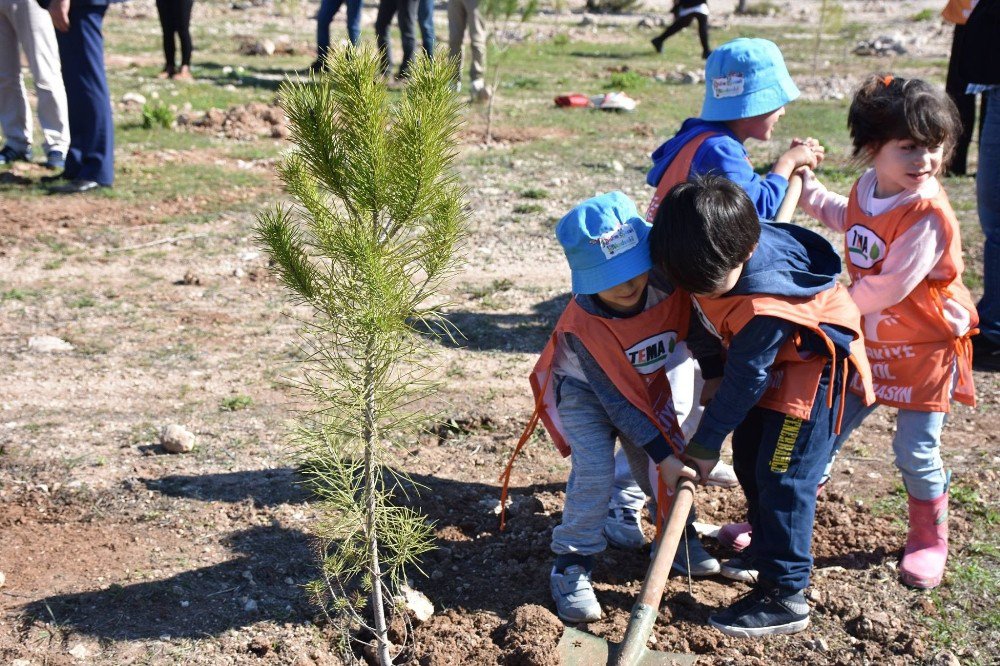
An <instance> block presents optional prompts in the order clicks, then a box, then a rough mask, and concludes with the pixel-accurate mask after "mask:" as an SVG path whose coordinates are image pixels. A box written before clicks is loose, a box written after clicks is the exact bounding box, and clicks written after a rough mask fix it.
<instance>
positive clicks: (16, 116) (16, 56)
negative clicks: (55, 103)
mask: <svg viewBox="0 0 1000 666" xmlns="http://www.w3.org/2000/svg"><path fill="white" fill-rule="evenodd" d="M19 4H20V3H19ZM16 11H17V9H16V7H15V5H14V4H13V3H11V2H8V1H7V0H0V129H2V130H3V136H4V139H5V141H6V146H8V147H10V148H12V149H14V150H16V151H17V152H18V153H24V152H25V151H27V150H28V147H29V146H30V145H31V109H30V108H29V107H28V91H27V90H25V88H24V79H23V78H22V76H21V53H20V52H19V51H18V48H17V45H18V34H17V23H16V18H15V13H16Z"/></svg>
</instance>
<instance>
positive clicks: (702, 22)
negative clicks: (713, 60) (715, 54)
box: [694, 14, 712, 58]
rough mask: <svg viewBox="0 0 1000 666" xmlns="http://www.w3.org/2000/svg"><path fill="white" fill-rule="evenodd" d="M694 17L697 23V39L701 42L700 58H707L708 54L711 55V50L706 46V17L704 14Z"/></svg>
mask: <svg viewBox="0 0 1000 666" xmlns="http://www.w3.org/2000/svg"><path fill="white" fill-rule="evenodd" d="M694 17H695V19H696V20H697V21H698V39H699V40H701V57H702V58H708V56H709V54H711V53H712V49H711V47H710V46H709V45H708V17H707V16H705V15H704V14H695V15H694Z"/></svg>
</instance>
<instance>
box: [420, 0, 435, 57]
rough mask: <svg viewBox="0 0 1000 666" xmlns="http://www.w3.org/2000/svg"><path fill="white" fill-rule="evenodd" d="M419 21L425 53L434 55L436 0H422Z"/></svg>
mask: <svg viewBox="0 0 1000 666" xmlns="http://www.w3.org/2000/svg"><path fill="white" fill-rule="evenodd" d="M417 23H418V24H419V25H420V41H421V42H422V43H423V45H424V53H426V54H427V55H429V56H432V55H434V0H420V4H419V5H418V7H417Z"/></svg>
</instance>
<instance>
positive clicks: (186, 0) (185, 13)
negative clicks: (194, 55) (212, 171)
mask: <svg viewBox="0 0 1000 666" xmlns="http://www.w3.org/2000/svg"><path fill="white" fill-rule="evenodd" d="M176 1H177V37H178V39H180V42H181V69H183V68H185V67H190V66H191V49H192V45H191V10H192V9H193V8H194V0H176Z"/></svg>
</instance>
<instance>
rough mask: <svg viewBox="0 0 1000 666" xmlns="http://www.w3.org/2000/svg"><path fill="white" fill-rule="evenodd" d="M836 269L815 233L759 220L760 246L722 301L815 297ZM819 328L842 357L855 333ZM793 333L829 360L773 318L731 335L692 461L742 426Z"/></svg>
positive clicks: (818, 345) (813, 347)
mask: <svg viewBox="0 0 1000 666" xmlns="http://www.w3.org/2000/svg"><path fill="white" fill-rule="evenodd" d="M840 267H841V266H840V257H839V256H838V255H837V253H836V251H835V250H834V249H833V246H831V245H830V243H829V242H828V241H827V240H826V239H825V238H823V237H822V236H820V235H819V234H817V233H815V232H812V231H809V230H808V229H803V228H802V227H797V226H795V225H794V224H776V223H772V222H763V221H762V222H761V225H760V241H759V242H758V244H757V247H756V249H754V252H753V254H752V255H751V256H750V260H749V261H747V263H746V265H745V266H744V267H743V273H742V274H741V275H740V279H739V281H738V282H737V283H736V286H735V287H733V289H732V290H731V291H729V292H728V293H727V294H726V296H745V295H749V294H769V295H773V296H789V297H808V296H815V295H816V294H818V293H820V292H821V291H825V290H827V289H831V288H833V286H834V285H835V284H836V282H837V275H838V274H839V273H840ZM821 328H822V329H823V332H824V333H826V334H827V335H828V336H829V337H830V339H831V341H833V344H834V347H835V348H836V350H837V358H846V357H847V356H848V355H849V354H850V344H851V340H852V339H853V333H851V332H850V331H847V330H845V329H841V328H839V327H837V326H831V325H826V324H822V325H821ZM797 330H798V332H799V334H800V335H801V336H802V347H801V348H802V349H804V350H806V351H811V352H814V353H816V354H821V355H823V356H826V357H829V356H830V353H829V351H828V350H827V347H826V345H825V343H824V342H823V341H822V340H821V339H820V337H819V336H818V335H816V334H815V333H814V332H812V331H809V330H806V329H801V330H799V329H798V326H797V325H796V324H793V323H792V322H790V321H787V320H784V319H779V318H777V317H768V316H759V317H754V318H753V319H751V320H750V321H749V322H748V323H747V325H746V326H744V327H743V328H742V329H741V330H740V331H739V333H737V334H736V335H734V336H733V338H732V340H731V341H730V344H729V352H728V355H727V357H726V365H725V370H724V373H723V378H722V384H721V385H720V386H719V390H718V391H717V392H716V394H715V397H714V398H713V399H712V402H710V403H709V405H708V407H706V408H705V413H704V415H703V416H702V419H701V423H700V424H699V426H698V430H697V432H695V434H694V436H693V437H692V438H691V443H690V444H689V445H688V452H690V453H692V454H693V455H694V456H695V457H708V455H699V450H700V451H701V452H702V453H717V452H718V450H719V448H720V447H721V446H722V441H723V440H724V439H725V438H726V435H728V434H729V433H731V432H732V431H733V430H735V429H736V427H737V426H738V425H739V424H740V423H742V422H743V419H744V418H746V415H747V414H748V413H749V412H750V410H751V409H752V408H753V406H754V405H756V404H757V401H758V400H760V398H761V396H762V395H763V394H764V390H765V389H766V388H767V377H768V373H769V372H770V370H771V366H772V365H773V364H774V359H775V356H777V354H778V350H779V349H781V346H782V345H783V344H785V341H786V340H787V339H788V337H789V336H790V335H792V334H793V333H795V332H796V331H797ZM692 447H694V448H692Z"/></svg>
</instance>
